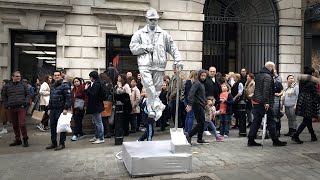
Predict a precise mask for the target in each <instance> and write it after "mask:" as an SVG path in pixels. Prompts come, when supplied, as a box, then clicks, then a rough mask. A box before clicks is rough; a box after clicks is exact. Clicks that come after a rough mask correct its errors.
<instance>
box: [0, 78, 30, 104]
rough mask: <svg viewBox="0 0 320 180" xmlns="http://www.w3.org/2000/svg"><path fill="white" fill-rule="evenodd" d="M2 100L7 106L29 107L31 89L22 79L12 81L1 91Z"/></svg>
mask: <svg viewBox="0 0 320 180" xmlns="http://www.w3.org/2000/svg"><path fill="white" fill-rule="evenodd" d="M1 93H2V94H1V96H2V101H3V104H4V107H5V108H14V107H20V106H24V107H27V106H28V105H29V101H30V98H31V97H30V91H29V90H28V86H26V85H24V84H23V82H22V81H20V82H12V81H10V82H9V83H8V84H6V85H5V86H4V87H3V89H2V92H1Z"/></svg>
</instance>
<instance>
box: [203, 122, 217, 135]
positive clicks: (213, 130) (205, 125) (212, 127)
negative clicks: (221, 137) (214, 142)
mask: <svg viewBox="0 0 320 180" xmlns="http://www.w3.org/2000/svg"><path fill="white" fill-rule="evenodd" d="M208 127H210V129H212V132H213V134H214V136H215V137H216V138H217V137H218V134H217V129H216V127H215V126H214V124H213V122H212V121H205V122H204V129H203V130H204V131H205V130H206V129H207V128H208Z"/></svg>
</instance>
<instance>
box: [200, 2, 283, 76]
mask: <svg viewBox="0 0 320 180" xmlns="http://www.w3.org/2000/svg"><path fill="white" fill-rule="evenodd" d="M204 14H205V21H204V25H203V61H202V66H203V68H204V69H208V68H209V67H210V66H215V67H217V71H219V72H222V73H227V72H229V71H235V72H239V71H240V69H241V68H242V67H245V68H246V69H247V70H248V72H254V73H257V72H259V70H260V69H261V67H263V65H264V63H265V62H266V61H273V62H275V64H278V54H279V53H278V49H279V48H278V47H279V43H278V35H279V33H278V32H279V31H278V14H277V9H276V6H275V4H274V2H273V0H207V1H206V3H205V7H204Z"/></svg>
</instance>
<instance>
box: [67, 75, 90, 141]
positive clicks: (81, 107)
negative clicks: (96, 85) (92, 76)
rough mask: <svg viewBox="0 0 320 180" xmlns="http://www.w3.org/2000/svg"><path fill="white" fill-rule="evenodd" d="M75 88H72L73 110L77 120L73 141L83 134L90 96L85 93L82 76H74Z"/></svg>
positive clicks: (75, 120)
mask: <svg viewBox="0 0 320 180" xmlns="http://www.w3.org/2000/svg"><path fill="white" fill-rule="evenodd" d="M72 84H73V86H74V88H73V89H72V93H71V95H72V105H71V107H72V111H73V118H74V122H75V128H74V131H73V136H72V138H71V140H72V141H77V140H78V139H79V138H81V137H82V136H83V132H82V119H83V116H84V114H85V111H86V109H87V104H88V97H87V96H86V94H85V93H84V85H83V84H82V79H81V78H78V77H76V78H74V79H73V81H72Z"/></svg>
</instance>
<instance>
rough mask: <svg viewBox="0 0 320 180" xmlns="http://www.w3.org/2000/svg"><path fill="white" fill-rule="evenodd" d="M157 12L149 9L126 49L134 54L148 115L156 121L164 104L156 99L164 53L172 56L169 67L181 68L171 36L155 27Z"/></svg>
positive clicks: (159, 89) (157, 17)
mask: <svg viewBox="0 0 320 180" xmlns="http://www.w3.org/2000/svg"><path fill="white" fill-rule="evenodd" d="M158 19H159V15H158V12H157V11H156V10H155V9H153V8H150V9H149V10H148V11H147V13H146V21H147V25H146V26H145V27H143V28H142V29H140V30H138V31H137V32H135V33H134V35H133V36H132V39H131V42H130V45H129V46H130V50H131V52H132V54H134V55H137V56H138V66H139V71H140V74H141V78H142V85H143V87H144V88H145V89H146V94H147V110H148V117H149V118H154V119H155V120H156V121H157V120H158V119H159V118H160V117H161V115H162V111H163V110H164V108H165V106H164V105H163V104H162V102H161V100H160V99H159V95H160V93H161V86H162V82H163V76H164V72H165V68H166V65H167V53H169V54H170V55H171V56H172V57H173V59H174V63H173V69H176V70H177V71H181V70H182V68H183V65H182V63H181V54H180V52H179V50H178V48H177V46H176V44H175V43H174V42H173V39H172V37H171V36H170V35H169V34H168V33H167V32H166V31H164V30H162V29H161V28H160V27H159V26H158Z"/></svg>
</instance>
